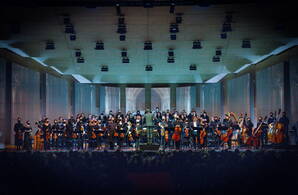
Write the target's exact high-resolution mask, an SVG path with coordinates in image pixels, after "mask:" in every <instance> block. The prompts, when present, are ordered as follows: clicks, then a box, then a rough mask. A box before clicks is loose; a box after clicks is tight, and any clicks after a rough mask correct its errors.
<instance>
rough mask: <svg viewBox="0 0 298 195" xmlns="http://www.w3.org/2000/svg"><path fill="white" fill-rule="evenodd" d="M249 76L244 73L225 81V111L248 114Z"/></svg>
mask: <svg viewBox="0 0 298 195" xmlns="http://www.w3.org/2000/svg"><path fill="white" fill-rule="evenodd" d="M249 98H250V76H249V74H245V75H243V76H240V77H237V78H235V79H231V80H228V81H227V82H226V106H225V113H227V112H234V113H235V114H236V115H237V116H239V114H240V113H243V114H244V113H247V114H248V116H249V115H250V99H249Z"/></svg>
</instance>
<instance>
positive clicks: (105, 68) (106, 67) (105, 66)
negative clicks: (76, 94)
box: [101, 65, 109, 72]
mask: <svg viewBox="0 0 298 195" xmlns="http://www.w3.org/2000/svg"><path fill="white" fill-rule="evenodd" d="M108 71H109V67H108V66H107V65H103V66H102V67H101V72H108Z"/></svg>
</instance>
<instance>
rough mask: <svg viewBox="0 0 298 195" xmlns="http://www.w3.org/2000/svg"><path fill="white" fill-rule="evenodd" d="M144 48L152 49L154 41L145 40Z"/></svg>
mask: <svg viewBox="0 0 298 195" xmlns="http://www.w3.org/2000/svg"><path fill="white" fill-rule="evenodd" d="M144 50H152V42H151V41H145V43H144Z"/></svg>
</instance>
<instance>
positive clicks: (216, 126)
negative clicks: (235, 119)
mask: <svg viewBox="0 0 298 195" xmlns="http://www.w3.org/2000/svg"><path fill="white" fill-rule="evenodd" d="M220 127H221V124H220V119H219V117H218V116H217V115H215V116H214V117H212V119H211V122H210V125H209V128H210V130H212V136H213V138H214V146H215V147H219V145H220V130H221V128H220Z"/></svg>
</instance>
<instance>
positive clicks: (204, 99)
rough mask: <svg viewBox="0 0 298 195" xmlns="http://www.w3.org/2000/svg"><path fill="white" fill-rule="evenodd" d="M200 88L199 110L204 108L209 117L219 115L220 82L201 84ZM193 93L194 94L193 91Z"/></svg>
mask: <svg viewBox="0 0 298 195" xmlns="http://www.w3.org/2000/svg"><path fill="white" fill-rule="evenodd" d="M200 90H201V91H200V96H201V97H200V105H201V108H200V110H201V111H202V110H205V111H206V112H207V114H208V115H209V116H210V117H211V116H214V115H217V116H221V107H222V105H221V103H220V99H221V87H220V83H208V84H202V85H201V89H200ZM194 95H196V94H195V92H194Z"/></svg>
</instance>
